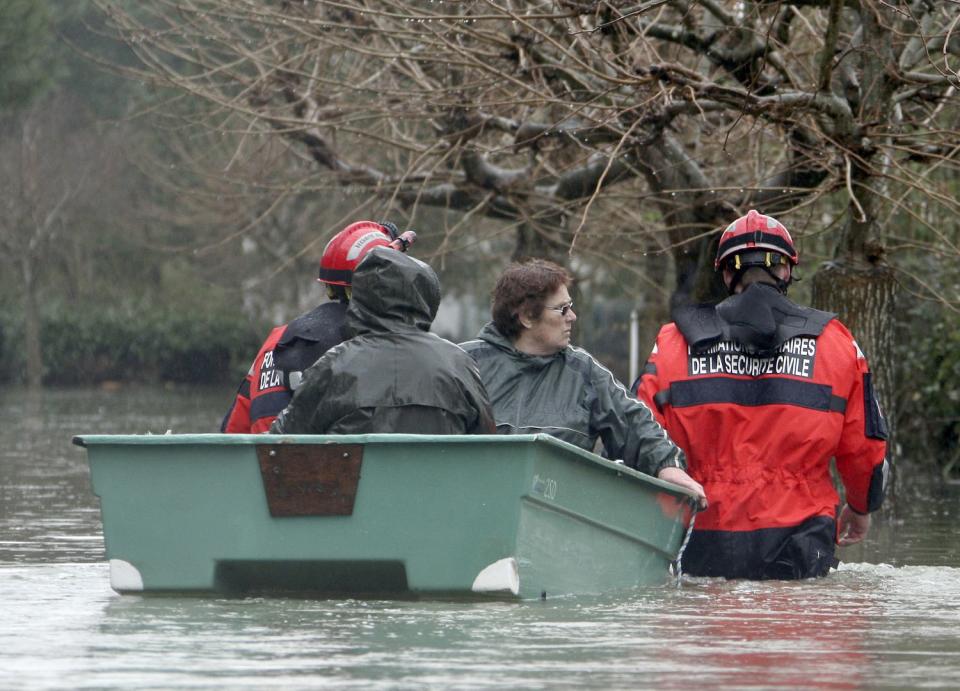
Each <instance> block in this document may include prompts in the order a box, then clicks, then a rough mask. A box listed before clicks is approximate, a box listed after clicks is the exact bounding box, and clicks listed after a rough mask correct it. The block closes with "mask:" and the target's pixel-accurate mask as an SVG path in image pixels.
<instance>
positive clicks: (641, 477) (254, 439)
mask: <svg viewBox="0 0 960 691" xmlns="http://www.w3.org/2000/svg"><path fill="white" fill-rule="evenodd" d="M72 442H73V443H74V444H75V445H77V446H80V447H83V448H88V447H89V446H91V445H94V446H123V445H127V446H191V445H193V446H198V445H199V446H203V445H210V446H260V445H265V444H266V445H274V444H305V445H317V446H323V445H327V444H363V445H381V444H491V443H493V444H515V445H517V444H534V443H546V444H548V445H552V446H556V447H559V448H561V449H563V450H565V451H566V452H568V453H571V454H573V455H574V456H575V457H576V458H578V459H580V460H581V461H586V462H588V463H591V464H594V465H598V466H600V467H602V468H605V469H607V470H610V471H615V472H617V473H618V474H622V475H623V476H625V477H627V478H630V479H631V480H632V481H635V482H641V483H648V484H653V485H654V486H656V487H658V488H660V489H662V490H665V491H668V492H670V493H672V494H675V495H682V496H684V497H686V498H687V499H689V500H690V501H696V495H694V494H693V492H692V491H690V490H688V489H686V488H685V487H680V486H679V485H675V484H673V483H672V482H667V481H666V480H661V479H660V478H657V477H653V476H652V475H647V474H646V473H642V472H640V471H638V470H634V469H633V468H630V467H629V466H627V465H625V464H624V463H622V462H617V461H611V460H609V459H606V458H603V457H601V456H598V455H597V454H595V453H591V452H590V451H587V450H585V449H581V448H580V447H578V446H574V445H573V444H570V443H568V442H565V441H562V440H560V439H557V438H556V437H554V436H552V435H550V434H545V433H540V434H483V435H477V434H451V435H437V434H344V435H332V434H217V433H201V434H81V435H77V436H74V437H73V439H72Z"/></svg>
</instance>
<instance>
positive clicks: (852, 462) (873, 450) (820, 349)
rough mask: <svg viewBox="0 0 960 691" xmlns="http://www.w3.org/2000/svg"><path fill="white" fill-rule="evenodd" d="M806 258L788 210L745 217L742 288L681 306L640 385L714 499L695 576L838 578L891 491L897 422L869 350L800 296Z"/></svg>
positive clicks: (740, 247) (722, 246)
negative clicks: (789, 225)
mask: <svg viewBox="0 0 960 691" xmlns="http://www.w3.org/2000/svg"><path fill="white" fill-rule="evenodd" d="M798 260H799V256H798V254H797V250H796V248H795V246H794V243H793V240H792V239H791V237H790V234H789V233H788V232H787V229H786V228H784V227H783V225H782V224H781V223H780V222H778V221H777V220H776V219H774V218H771V217H769V216H764V215H763V214H760V213H758V212H756V211H750V212H749V213H748V214H747V215H746V216H743V217H741V218H739V219H737V220H736V221H734V222H733V223H731V224H730V225H729V226H728V227H727V229H726V230H725V231H724V233H723V235H722V236H721V238H720V243H719V247H718V251H717V258H716V263H715V266H716V268H717V269H718V270H722V271H723V280H724V282H725V284H726V285H727V288H728V290H729V292H730V297H728V298H727V299H725V300H724V301H722V302H721V303H720V304H718V305H715V306H691V307H687V308H682V309H680V310H678V311H677V312H676V313H675V315H674V317H675V322H674V323H671V324H667V325H666V326H664V327H663V328H662V329H661V330H660V333H659V335H658V336H657V343H656V345H655V346H654V349H653V353H652V354H651V356H650V359H649V360H648V361H647V365H646V368H645V369H644V373H643V374H642V375H641V377H640V380H639V382H638V384H637V385H636V387H635V388H636V391H637V395H638V396H639V397H641V398H642V399H643V400H645V401H646V402H647V403H648V405H649V406H650V408H651V409H652V410H653V411H654V412H655V415H656V417H657V419H658V421H659V422H660V424H662V425H663V426H664V428H666V430H667V432H668V433H669V434H670V437H671V438H672V439H673V440H674V441H675V442H676V443H677V444H678V445H679V446H680V448H682V449H683V450H684V452H685V453H686V456H687V464H688V468H687V470H688V472H689V473H690V475H691V476H692V477H693V478H694V479H695V480H698V481H699V482H700V483H701V484H702V485H703V487H704V490H705V491H706V495H707V498H708V499H709V502H710V505H709V508H708V509H707V510H706V511H705V512H704V513H702V514H699V515H698V516H697V518H696V524H695V529H694V531H693V535H692V537H691V540H690V543H689V545H688V547H687V550H686V552H684V556H683V570H684V572H686V573H688V574H690V575H693V576H722V577H726V578H752V579H767V578H781V579H790V578H808V577H813V576H823V575H826V573H827V572H828V571H829V569H830V567H831V566H835V565H836V563H837V561H836V559H835V558H834V545H835V543H839V544H841V545H844V544H852V543H855V542H859V541H860V540H862V539H863V538H864V537H865V536H866V534H867V531H868V530H869V527H870V515H869V514H870V512H872V511H875V510H876V509H877V508H878V507H879V506H880V503H881V502H882V500H883V496H884V491H885V486H886V481H887V476H888V470H889V467H888V465H887V462H886V460H885V454H886V441H885V439H886V436H887V428H886V422H885V420H884V418H883V415H882V413H881V410H880V406H879V405H878V403H877V400H876V397H875V395H874V389H873V385H872V383H871V378H870V370H869V368H868V367H867V361H866V358H865V357H864V355H863V353H862V352H861V350H860V348H859V347H858V346H857V344H856V342H855V341H854V340H853V337H852V336H851V335H850V332H849V331H848V330H847V329H846V327H844V325H843V324H841V323H840V322H839V321H838V320H837V319H836V318H835V315H833V314H829V313H827V312H821V311H819V310H815V309H811V308H808V307H801V306H799V305H796V304H795V303H793V302H791V301H790V300H788V299H787V297H786V292H787V288H788V286H789V284H790V281H791V278H792V270H793V267H794V266H796V264H797V262H798ZM831 458H835V459H836V467H837V471H838V472H839V475H840V479H841V481H842V482H843V485H844V489H845V495H846V502H845V504H844V506H843V508H842V509H840V508H839V503H840V500H839V496H838V494H837V491H836V489H835V487H834V484H833V481H832V479H831V475H830V459H831ZM838 509H839V513H838Z"/></svg>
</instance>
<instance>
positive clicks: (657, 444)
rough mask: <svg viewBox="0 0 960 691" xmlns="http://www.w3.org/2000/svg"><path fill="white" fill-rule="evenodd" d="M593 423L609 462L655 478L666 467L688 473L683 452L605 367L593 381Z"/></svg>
mask: <svg viewBox="0 0 960 691" xmlns="http://www.w3.org/2000/svg"><path fill="white" fill-rule="evenodd" d="M591 382H592V387H591V388H592V392H591V393H590V394H589V395H590V396H592V398H593V400H592V401H591V402H590V403H591V404H590V408H591V418H592V420H591V422H592V426H593V428H594V430H595V431H596V432H597V433H599V435H600V438H601V439H602V440H603V446H604V449H605V451H606V454H607V456H608V457H610V458H614V459H622V460H623V462H624V463H626V464H627V465H628V466H630V467H631V468H636V469H637V470H639V471H640V472H642V473H647V474H648V475H652V476H654V477H656V475H657V473H658V472H659V471H660V470H661V469H663V468H666V467H675V468H681V469H683V470H686V468H687V462H686V458H685V457H684V454H683V451H681V450H680V447H678V446H677V445H676V444H674V443H673V442H672V441H671V440H670V437H668V436H667V432H666V430H664V428H663V427H661V426H660V423H658V422H657V421H656V419H654V417H653V414H652V413H651V412H650V409H649V408H648V407H647V406H646V404H644V403H642V402H641V401H639V400H637V399H636V398H634V397H633V396H632V395H630V394H629V393H628V392H627V389H626V388H625V387H624V386H623V384H621V383H620V382H618V381H617V380H616V379H615V378H614V376H613V375H612V374H611V373H610V372H609V371H608V370H607V369H606V368H604V367H602V366H600V365H599V364H596V365H595V367H594V371H593V374H592V377H591Z"/></svg>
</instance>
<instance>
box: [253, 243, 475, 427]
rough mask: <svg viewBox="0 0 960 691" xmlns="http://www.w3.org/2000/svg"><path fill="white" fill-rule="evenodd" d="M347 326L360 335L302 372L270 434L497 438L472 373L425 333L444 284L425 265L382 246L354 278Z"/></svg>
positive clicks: (459, 353)
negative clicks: (476, 435)
mask: <svg viewBox="0 0 960 691" xmlns="http://www.w3.org/2000/svg"><path fill="white" fill-rule="evenodd" d="M352 283H353V290H352V293H353V295H352V299H351V301H350V306H349V307H348V308H347V328H348V330H350V331H351V332H352V333H353V334H354V337H353V338H351V339H349V340H347V341H344V342H343V343H341V344H340V345H338V346H336V347H334V348H331V349H330V350H329V351H327V353H326V354H325V355H324V356H323V357H321V358H320V359H319V360H317V362H316V363H315V364H314V365H313V366H312V367H310V368H309V369H307V371H306V372H305V373H304V379H303V383H302V384H301V386H300V388H298V389H297V391H296V393H295V394H294V397H293V401H291V403H290V405H289V406H287V408H286V409H285V410H284V411H283V413H281V414H280V416H279V417H278V418H277V420H276V421H275V422H274V424H273V427H271V429H270V431H271V432H278V433H283V434H370V433H408V434H474V433H492V432H493V431H494V427H493V415H492V413H491V411H490V403H489V400H488V399H487V393H486V391H485V390H484V387H483V384H482V383H481V382H480V375H479V373H478V372H477V368H476V365H475V364H474V362H473V360H471V359H470V356H469V355H467V354H466V353H465V352H463V350H462V349H460V348H459V347H458V346H456V345H455V344H453V343H451V342H450V341H447V340H444V339H442V338H440V337H439V336H437V335H436V334H432V333H429V331H428V330H429V328H430V324H431V323H432V322H433V318H434V317H435V316H436V314H437V308H438V306H439V305H440V281H439V280H438V279H437V275H436V274H435V273H434V271H433V269H431V268H430V267H429V266H428V265H427V264H424V263H423V262H421V261H419V260H417V259H414V258H413V257H410V256H408V255H406V254H403V253H401V252H398V251H396V250H393V249H388V248H384V247H378V248H376V249H374V250H372V251H371V252H369V253H368V254H367V256H366V257H364V258H363V261H361V262H360V264H359V265H358V266H357V268H356V269H355V270H354V273H353V281H352Z"/></svg>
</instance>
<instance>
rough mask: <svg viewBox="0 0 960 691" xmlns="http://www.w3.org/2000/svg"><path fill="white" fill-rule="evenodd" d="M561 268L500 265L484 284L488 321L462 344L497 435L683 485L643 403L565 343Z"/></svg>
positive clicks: (568, 315) (568, 306) (673, 454)
mask: <svg viewBox="0 0 960 691" xmlns="http://www.w3.org/2000/svg"><path fill="white" fill-rule="evenodd" d="M572 283H573V278H572V276H571V275H570V273H569V272H568V271H567V270H566V269H564V268H563V267H561V266H558V265H557V264H554V263H553V262H550V261H547V260H544V259H531V260H528V261H526V262H522V263H514V264H511V265H510V266H508V267H507V269H506V270H505V271H504V272H503V274H501V276H500V278H499V279H498V280H497V283H496V285H495V286H494V289H493V293H492V296H493V306H492V315H493V321H492V322H490V323H489V324H487V325H486V326H484V327H483V329H482V330H481V331H480V334H479V335H478V337H477V339H476V340H473V341H468V342H466V343H462V344H461V347H462V348H464V350H466V351H467V352H468V353H469V354H470V355H471V357H473V359H474V361H475V362H476V363H477V367H478V368H479V370H480V378H481V379H482V380H483V383H484V386H485V387H486V389H487V393H488V394H489V396H490V402H491V404H492V406H493V413H494V418H495V420H496V424H497V432H499V433H500V434H536V433H538V432H545V433H547V434H551V435H553V436H555V437H557V438H558V439H561V440H563V441H565V442H568V443H571V444H574V445H575V446H579V447H580V448H582V449H586V450H588V451H593V449H594V446H595V445H596V441H597V439H598V438H599V439H601V440H602V441H603V446H604V449H605V452H606V455H607V456H608V457H610V458H614V459H621V460H623V461H624V463H626V464H627V465H628V466H630V467H632V468H636V469H637V470H640V471H642V472H644V473H647V474H649V475H653V476H655V477H659V478H661V479H664V480H669V481H670V482H674V483H676V484H678V485H681V486H683V487H686V488H687V489H690V490H692V491H693V492H694V493H696V494H697V495H698V496H699V497H700V498H701V503H703V504H704V505H705V502H706V498H705V497H704V494H703V488H702V487H701V486H700V484H699V483H698V482H696V481H695V480H693V479H692V478H691V477H690V476H689V475H687V473H686V470H685V469H686V459H685V458H684V455H683V452H682V451H681V450H680V449H679V447H677V446H676V445H675V444H674V443H673V442H672V441H671V440H670V438H669V437H668V436H667V433H666V432H665V431H664V430H663V428H662V427H660V425H659V424H657V422H656V420H655V419H654V418H653V415H652V414H651V413H650V410H649V408H647V406H646V405H644V404H643V403H641V402H640V401H638V400H637V399H636V398H634V397H633V396H631V395H630V394H629V393H628V392H627V390H626V388H625V387H624V386H623V384H621V383H620V382H618V381H617V380H616V378H615V377H614V376H613V374H612V373H611V372H610V370H608V369H607V368H606V367H604V366H603V365H601V364H600V363H599V362H597V361H596V360H595V359H594V358H593V356H592V355H590V354H589V353H588V352H586V351H585V350H582V349H580V348H575V347H573V346H571V345H570V334H571V331H572V329H573V323H574V322H575V321H576V320H577V315H576V312H574V310H573V300H571V299H570V292H569V288H570V286H571V285H572Z"/></svg>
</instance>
